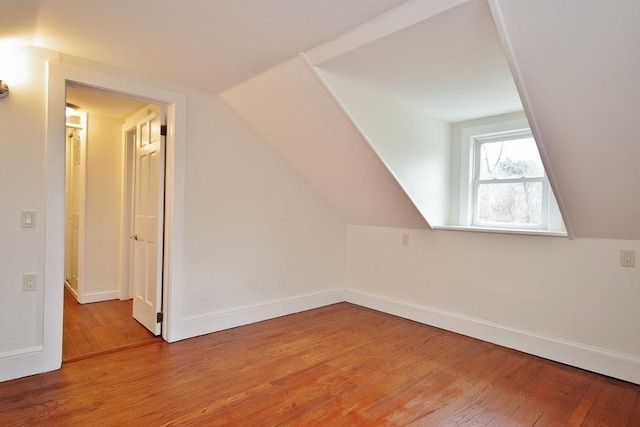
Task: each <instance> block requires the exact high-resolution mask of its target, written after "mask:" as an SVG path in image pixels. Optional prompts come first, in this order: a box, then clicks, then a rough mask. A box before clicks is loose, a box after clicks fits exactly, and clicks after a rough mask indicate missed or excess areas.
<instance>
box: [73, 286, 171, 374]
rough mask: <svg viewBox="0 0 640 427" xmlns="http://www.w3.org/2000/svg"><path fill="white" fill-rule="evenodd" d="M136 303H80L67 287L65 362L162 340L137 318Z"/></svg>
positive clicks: (130, 301)
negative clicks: (134, 309)
mask: <svg viewBox="0 0 640 427" xmlns="http://www.w3.org/2000/svg"><path fill="white" fill-rule="evenodd" d="M132 304H133V302H132V300H127V301H121V300H112V301H104V302H97V303H92V304H78V303H77V302H76V300H75V299H74V298H73V295H71V293H70V292H69V290H68V289H66V288H65V290H64V326H63V339H62V361H63V363H68V362H73V361H76V360H82V359H87V358H89V357H93V356H96V355H99V354H105V353H111V352H114V351H117V350H121V349H124V348H131V347H138V346H141V345H146V344H149V343H153V342H156V341H161V340H162V338H160V337H154V336H153V335H152V334H151V333H150V332H149V331H147V330H146V329H145V328H144V327H143V326H142V325H140V324H139V323H138V322H137V321H136V320H135V319H134V318H133V315H132V310H133V307H132Z"/></svg>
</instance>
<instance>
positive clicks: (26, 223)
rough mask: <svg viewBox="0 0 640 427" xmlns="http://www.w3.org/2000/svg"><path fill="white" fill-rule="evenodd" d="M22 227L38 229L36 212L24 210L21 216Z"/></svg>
mask: <svg viewBox="0 0 640 427" xmlns="http://www.w3.org/2000/svg"><path fill="white" fill-rule="evenodd" d="M21 218H22V219H21V225H20V226H21V227H22V228H35V227H36V211H27V210H23V211H22V215H21Z"/></svg>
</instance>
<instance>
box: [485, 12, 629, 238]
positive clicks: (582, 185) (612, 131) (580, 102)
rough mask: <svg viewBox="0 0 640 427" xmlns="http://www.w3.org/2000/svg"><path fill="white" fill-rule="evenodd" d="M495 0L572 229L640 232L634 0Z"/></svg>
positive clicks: (623, 234) (610, 234)
mask: <svg viewBox="0 0 640 427" xmlns="http://www.w3.org/2000/svg"><path fill="white" fill-rule="evenodd" d="M492 6H493V10H494V15H495V16H496V17H497V22H498V24H499V26H500V27H501V28H503V35H504V37H505V41H506V42H507V46H509V45H510V47H511V51H510V56H511V58H512V65H513V67H514V69H515V71H516V73H517V76H518V79H519V81H520V90H521V91H522V93H523V95H524V101H525V104H528V110H529V116H530V117H529V121H530V122H531V121H532V119H533V121H534V122H535V127H536V129H537V132H538V139H539V141H538V142H539V143H542V148H543V149H544V151H546V154H547V158H548V161H549V164H550V166H551V172H552V173H553V175H554V177H555V182H556V184H557V187H558V188H557V189H558V193H559V194H558V195H559V196H560V197H561V198H562V200H563V202H564V206H565V210H566V213H567V216H568V218H569V219H570V222H571V224H572V226H573V231H574V234H575V236H576V237H605V238H620V239H640V191H638V183H640V126H638V119H639V117H640V50H639V46H640V25H639V24H638V23H639V22H640V2H638V1H636V0H619V1H615V2H603V1H600V0H563V1H552V0H544V1H540V0H537V1H536V0H527V1H522V0H519V1H514V0H495V1H493V2H492Z"/></svg>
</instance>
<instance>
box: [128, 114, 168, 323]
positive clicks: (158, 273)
mask: <svg viewBox="0 0 640 427" xmlns="http://www.w3.org/2000/svg"><path fill="white" fill-rule="evenodd" d="M163 121H164V117H163V114H162V111H161V109H160V108H149V109H147V117H146V118H145V119H142V120H140V121H139V122H138V124H137V138H136V150H135V171H134V196H133V197H134V201H133V205H134V215H133V217H134V220H133V235H132V239H133V259H132V270H133V277H134V283H133V295H134V298H133V316H134V317H135V318H136V320H138V321H139V322H140V323H142V324H143V325H144V326H145V327H146V328H147V329H149V330H150V331H151V332H152V333H153V334H155V335H160V332H161V323H158V322H157V321H156V320H157V317H156V314H157V313H159V312H161V311H162V250H163V228H164V216H163V213H164V137H163V136H162V135H161V132H160V130H161V125H162V123H163Z"/></svg>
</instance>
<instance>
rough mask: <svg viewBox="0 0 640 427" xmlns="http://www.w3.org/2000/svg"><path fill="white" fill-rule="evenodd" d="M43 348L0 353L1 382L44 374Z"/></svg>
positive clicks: (36, 347)
mask: <svg viewBox="0 0 640 427" xmlns="http://www.w3.org/2000/svg"><path fill="white" fill-rule="evenodd" d="M42 366H43V353H42V346H35V347H27V348H21V349H19V350H14V351H7V352H4V353H0V382H2V381H9V380H13V379H16V378H22V377H26V376H29V375H33V374H36V373H39V372H42Z"/></svg>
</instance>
